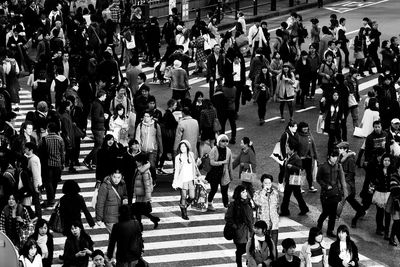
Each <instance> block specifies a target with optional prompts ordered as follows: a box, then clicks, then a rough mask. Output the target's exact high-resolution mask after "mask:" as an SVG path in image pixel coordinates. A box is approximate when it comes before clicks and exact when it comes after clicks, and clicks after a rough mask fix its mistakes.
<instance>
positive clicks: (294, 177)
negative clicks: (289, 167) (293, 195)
mask: <svg viewBox="0 0 400 267" xmlns="http://www.w3.org/2000/svg"><path fill="white" fill-rule="evenodd" d="M305 179H306V171H305V170H300V171H299V174H291V175H290V176H289V184H290V185H296V186H301V185H302V184H303V182H304V180H305Z"/></svg>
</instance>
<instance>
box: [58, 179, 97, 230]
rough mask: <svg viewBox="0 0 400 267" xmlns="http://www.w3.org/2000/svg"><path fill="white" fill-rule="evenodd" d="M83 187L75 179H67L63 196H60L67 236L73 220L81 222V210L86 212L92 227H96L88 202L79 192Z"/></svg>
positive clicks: (61, 215) (62, 217)
mask: <svg viewBox="0 0 400 267" xmlns="http://www.w3.org/2000/svg"><path fill="white" fill-rule="evenodd" d="M80 191H81V188H80V187H79V185H78V183H77V182H75V181H74V180H67V181H65V183H64V185H63V188H62V192H63V194H64V195H63V196H62V197H61V198H60V217H61V220H62V222H63V227H64V232H63V234H64V235H65V236H67V235H68V234H69V232H70V231H71V225H72V223H73V222H76V221H78V222H81V223H82V219H81V212H83V214H85V217H86V221H87V222H88V224H89V226H90V227H94V225H95V223H94V220H93V218H92V215H91V214H90V212H89V210H88V208H87V206H86V202H85V200H84V199H83V197H82V195H81V194H79V193H80Z"/></svg>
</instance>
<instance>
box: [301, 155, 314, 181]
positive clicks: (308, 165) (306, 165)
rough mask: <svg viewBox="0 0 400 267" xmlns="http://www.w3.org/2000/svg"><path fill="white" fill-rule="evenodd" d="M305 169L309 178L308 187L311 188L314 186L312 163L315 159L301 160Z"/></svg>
mask: <svg viewBox="0 0 400 267" xmlns="http://www.w3.org/2000/svg"><path fill="white" fill-rule="evenodd" d="M301 162H302V166H303V169H304V170H305V171H306V175H307V176H306V177H307V182H308V187H309V188H311V186H312V184H313V178H312V163H313V159H312V158H305V159H302V160H301Z"/></svg>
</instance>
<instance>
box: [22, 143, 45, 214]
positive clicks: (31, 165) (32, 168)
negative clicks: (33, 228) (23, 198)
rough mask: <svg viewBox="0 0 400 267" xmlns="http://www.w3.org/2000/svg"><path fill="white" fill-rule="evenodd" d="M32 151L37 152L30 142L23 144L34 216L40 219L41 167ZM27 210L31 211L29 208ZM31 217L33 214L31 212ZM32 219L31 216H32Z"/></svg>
mask: <svg viewBox="0 0 400 267" xmlns="http://www.w3.org/2000/svg"><path fill="white" fill-rule="evenodd" d="M34 151H37V146H36V145H35V144H34V143H32V142H27V143H25V153H24V155H25V157H27V159H28V165H27V168H28V170H29V172H30V173H29V176H31V175H32V189H33V190H32V192H31V194H32V204H33V205H34V206H35V213H34V214H35V215H36V217H38V218H41V217H42V209H41V207H40V198H39V196H40V195H41V191H40V189H41V188H42V185H43V183H42V166H41V163H40V159H39V157H38V156H37V155H36V154H34ZM29 209H30V210H31V211H32V209H31V207H30V206H29ZM31 214H32V215H33V212H31ZM32 217H33V216H32Z"/></svg>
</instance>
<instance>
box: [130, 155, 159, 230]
mask: <svg viewBox="0 0 400 267" xmlns="http://www.w3.org/2000/svg"><path fill="white" fill-rule="evenodd" d="M135 161H136V166H137V170H136V173H135V181H134V193H135V195H136V202H135V204H134V205H133V207H132V208H133V213H134V214H135V216H136V219H137V220H138V221H139V223H140V226H141V229H142V230H143V225H142V215H144V216H146V217H147V218H149V219H150V220H151V221H152V222H153V224H154V229H157V227H158V223H159V222H160V218H158V217H156V216H154V215H152V214H151V212H152V207H151V193H152V192H153V179H152V176H151V173H150V170H149V169H150V162H149V160H148V156H147V155H146V154H139V155H138V156H137V157H136V158H135Z"/></svg>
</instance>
